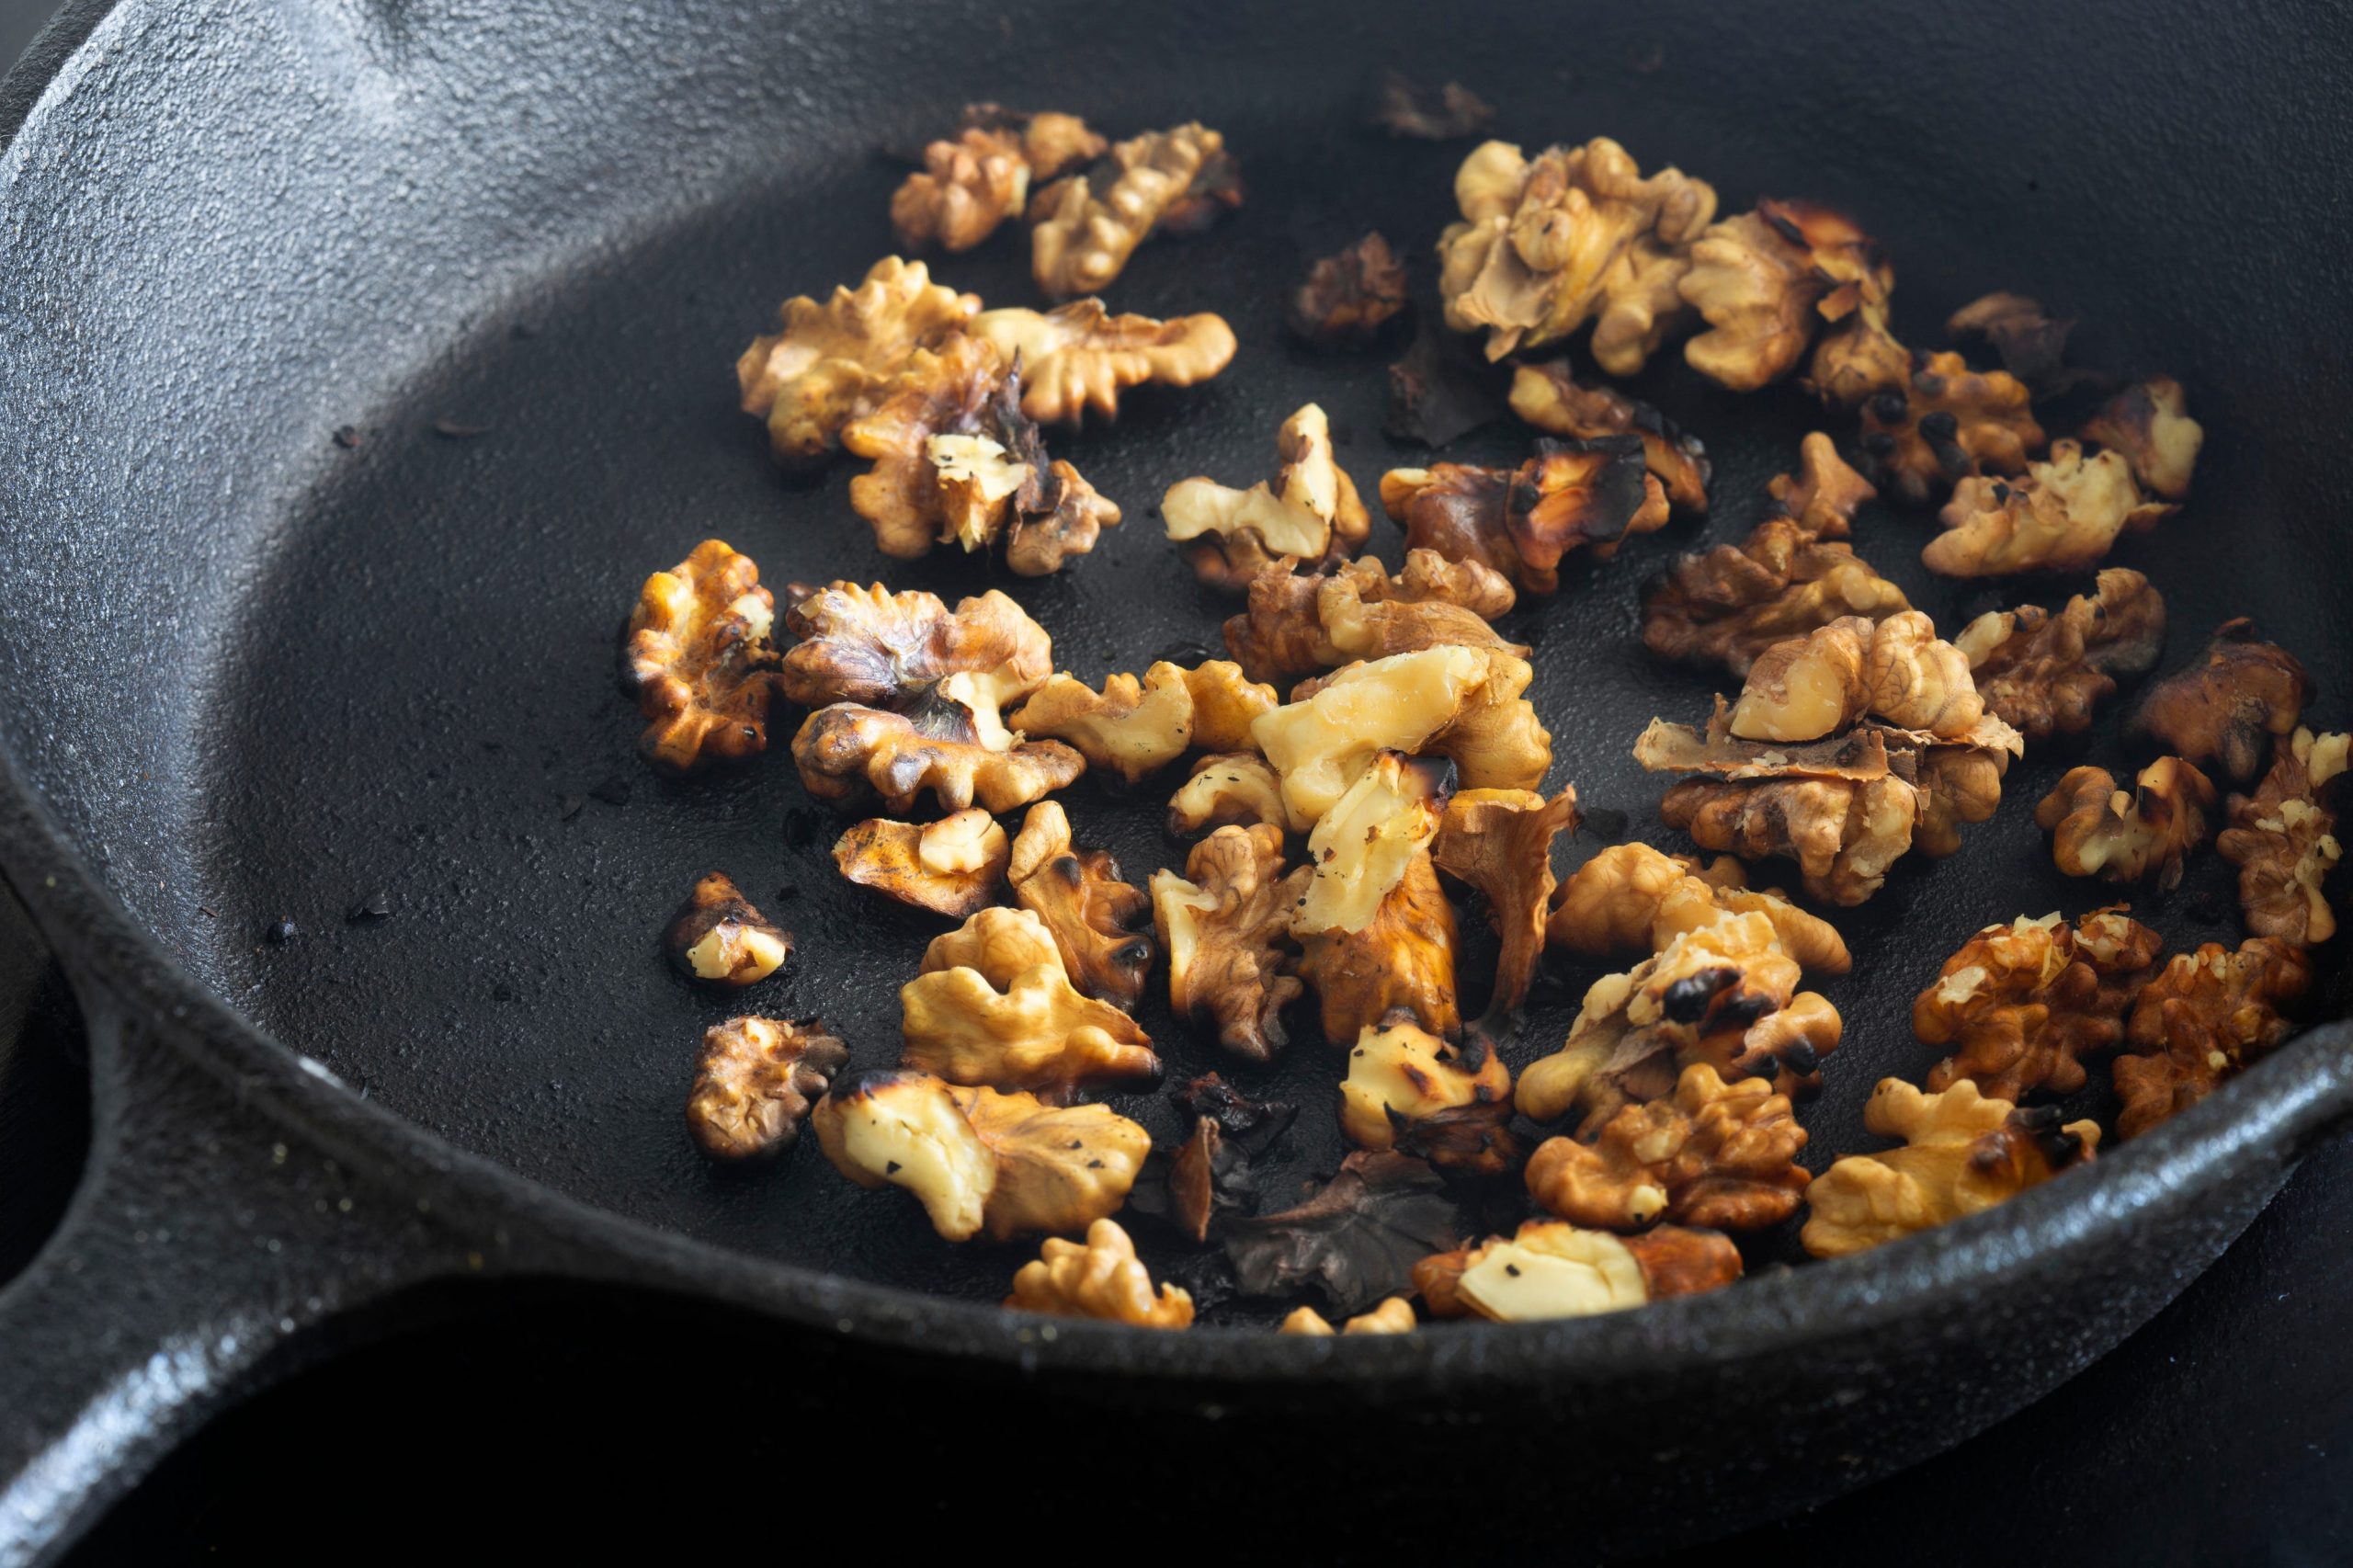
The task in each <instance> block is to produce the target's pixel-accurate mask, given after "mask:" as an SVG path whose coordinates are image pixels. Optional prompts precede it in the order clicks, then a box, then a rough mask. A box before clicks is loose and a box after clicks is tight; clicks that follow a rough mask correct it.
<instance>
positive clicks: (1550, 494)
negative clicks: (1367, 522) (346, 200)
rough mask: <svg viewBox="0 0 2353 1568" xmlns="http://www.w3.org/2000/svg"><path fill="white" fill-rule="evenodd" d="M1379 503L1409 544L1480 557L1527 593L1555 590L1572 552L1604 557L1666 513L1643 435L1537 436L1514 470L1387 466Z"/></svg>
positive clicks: (1659, 523)
mask: <svg viewBox="0 0 2353 1568" xmlns="http://www.w3.org/2000/svg"><path fill="white" fill-rule="evenodd" d="M1381 506H1382V508H1383V509H1384V510H1386V511H1387V512H1388V514H1389V516H1390V517H1391V518H1392V519H1393V520H1394V521H1396V522H1397V523H1398V524H1399V525H1400V526H1402V527H1403V528H1404V530H1405V548H1406V549H1407V550H1433V551H1437V552H1438V554H1439V555H1441V556H1444V557H1445V558H1446V559H1447V560H1449V561H1475V562H1479V563H1480V564H1481V565H1483V566H1486V567H1489V568H1491V569H1492V570H1494V571H1495V572H1496V573H1497V574H1501V575H1502V576H1504V577H1506V578H1508V579H1510V581H1511V582H1512V583H1513V584H1514V585H1516V586H1518V588H1520V589H1521V590H1523V591H1524V592H1527V593H1531V594H1550V593H1552V592H1554V591H1556V590H1557V589H1558V588H1559V587H1560V585H1561V562H1562V561H1563V560H1564V559H1565V558H1567V557H1568V556H1570V555H1573V554H1574V553H1575V552H1576V551H1580V550H1584V551H1588V552H1589V553H1590V554H1591V556H1592V558H1593V559H1594V560H1596V561H1607V560H1608V559H1609V558H1610V557H1611V556H1613V555H1615V554H1617V553H1618V549H1619V547H1620V545H1622V544H1623V543H1625V541H1626V540H1628V539H1630V538H1631V537H1633V536H1634V535H1636V534H1646V533H1650V532H1652V531H1654V530H1655V529H1657V528H1664V527H1665V526H1666V518H1667V504H1666V492H1665V489H1664V488H1662V487H1661V485H1660V484H1659V482H1658V479H1657V476H1655V475H1654V474H1653V473H1651V472H1649V470H1648V460H1647V458H1646V457H1645V455H1644V452H1643V438H1642V437H1640V436H1597V437H1592V438H1590V439H1587V440H1575V441H1553V440H1549V439H1548V440H1540V441H1539V442H1537V443H1536V455H1535V456H1534V457H1532V458H1530V459H1529V460H1527V461H1526V462H1524V463H1522V464H1520V465H1519V467H1518V468H1517V469H1489V468H1470V467H1466V466H1464V465H1462V464H1461V463H1438V464H1434V465H1433V466H1431V467H1429V468H1393V469H1391V470H1390V471H1389V472H1387V473H1384V474H1382V475H1381Z"/></svg>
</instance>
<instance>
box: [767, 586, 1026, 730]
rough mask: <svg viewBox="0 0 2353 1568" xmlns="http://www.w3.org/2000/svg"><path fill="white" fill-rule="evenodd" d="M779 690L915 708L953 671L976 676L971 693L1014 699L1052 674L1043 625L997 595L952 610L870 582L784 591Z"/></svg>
mask: <svg viewBox="0 0 2353 1568" xmlns="http://www.w3.org/2000/svg"><path fill="white" fill-rule="evenodd" d="M789 592H790V594H791V595H792V603H791V605H790V608H788V609H787V610H786V611H785V617H784V624H785V630H786V631H789V632H790V633H791V635H792V636H793V638H794V639H795V642H794V643H793V646H792V647H790V649H788V650H787V651H786V653H785V655H784V666H783V672H782V676H781V679H782V684H783V687H784V694H785V696H786V697H787V698H789V699H791V700H792V701H794V702H798V703H800V704H801V706H803V707H806V708H823V707H824V706H825V705H826V704H828V703H833V702H856V703H862V704H864V705H866V706H868V707H871V708H882V709H889V710H893V711H898V710H906V709H909V708H913V707H915V706H917V705H919V704H920V703H922V702H923V701H924V700H925V699H926V698H927V697H929V696H930V694H931V692H932V690H933V689H934V688H935V687H938V685H939V683H940V682H941V681H943V680H945V679H947V678H948V677H949V676H952V675H970V676H978V677H980V680H979V687H978V689H979V694H980V695H982V696H983V697H985V698H986V699H988V700H989V701H991V702H992V703H995V704H1000V705H1001V704H1005V703H1011V702H1017V701H1019V700H1020V699H1022V698H1025V697H1027V696H1029V694H1030V693H1031V692H1033V691H1035V690H1037V689H1038V687H1039V686H1040V685H1041V684H1042V683H1043V682H1044V681H1045V679H1046V677H1047V676H1049V675H1051V674H1052V673H1053V668H1054V647H1053V642H1052V641H1051V639H1049V638H1048V637H1047V635H1046V629H1045V628H1044V627H1042V626H1040V625H1039V624H1038V623H1037V622H1036V621H1034V620H1032V619H1029V612H1028V611H1026V610H1024V609H1023V608H1021V607H1020V606H1019V605H1017V604H1016V603H1014V601H1013V600H1012V599H1010V598H1008V597H1006V595H1004V594H1003V593H1000V592H999V591H998V590H996V589H995V588H991V589H990V590H989V591H988V592H987V593H984V594H981V595H978V596H975V597H972V598H967V599H963V600H961V601H959V602H958V604H957V606H956V608H955V610H954V612H953V613H952V614H951V613H950V612H949V608H948V607H947V605H945V604H944V603H942V602H941V601H940V600H939V599H938V597H935V596H933V595H930V594H926V593H923V592H920V591H909V592H906V593H899V594H893V593H892V592H891V591H890V590H889V589H887V588H885V587H883V586H882V585H881V584H880V583H877V584H875V585H873V586H871V587H868V588H861V587H859V586H858V585H856V584H854V583H834V584H830V585H827V586H825V587H824V588H816V589H810V588H802V587H800V586H798V585H796V586H794V587H793V588H792V589H790V590H789Z"/></svg>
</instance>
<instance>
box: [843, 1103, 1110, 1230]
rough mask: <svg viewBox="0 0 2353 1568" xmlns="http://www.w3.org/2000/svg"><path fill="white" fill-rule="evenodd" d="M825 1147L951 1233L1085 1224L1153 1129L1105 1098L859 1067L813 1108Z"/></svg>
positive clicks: (859, 1176) (851, 1172) (1104, 1206)
mask: <svg viewBox="0 0 2353 1568" xmlns="http://www.w3.org/2000/svg"><path fill="white" fill-rule="evenodd" d="M810 1125H811V1126H812V1128H813V1130H814V1131H815V1132H816V1134H817V1142H818V1145H819V1146H820V1147H821V1148H823V1149H824V1151H825V1158H826V1159H827V1160H828V1161H830V1162H832V1164H833V1166H834V1168H835V1170H837V1171H839V1172H841V1173H842V1175H844V1176H847V1177H849V1178H850V1180H852V1181H854V1182H856V1183H858V1186H860V1187H885V1186H889V1187H905V1188H906V1189H907V1190H908V1191H910V1192H912V1193H914V1194H915V1197H916V1198H917V1199H920V1200H921V1202H922V1203H923V1207H924V1211H925V1213H926V1214H927V1215H929V1216H930V1219H931V1224H932V1228H933V1229H934V1230H936V1231H938V1233H940V1235H942V1236H943V1237H945V1238H946V1239H947V1240H949V1241H951V1242H961V1241H967V1240H969V1239H971V1238H972V1236H974V1235H977V1234H978V1233H981V1232H982V1231H983V1230H986V1231H987V1232H988V1233H989V1235H990V1236H991V1237H992V1238H994V1239H995V1240H997V1241H1004V1240H1006V1239H1007V1238H1008V1237H1012V1236H1017V1235H1021V1234H1025V1233H1035V1232H1045V1233H1067V1232H1071V1231H1083V1230H1085V1229H1086V1227H1087V1226H1089V1225H1091V1224H1093V1223H1094V1222H1095V1221H1097V1220H1100V1219H1104V1218H1106V1217H1107V1216H1108V1215H1110V1214H1112V1213H1113V1212H1115V1211H1116V1210H1118V1209H1119V1207H1120V1204H1121V1203H1123V1202H1124V1201H1126V1199H1127V1196H1128V1189H1129V1188H1130V1187H1132V1186H1134V1185H1135V1179H1136V1173H1137V1172H1138V1171H1140V1170H1142V1168H1143V1160H1144V1155H1145V1154H1147V1153H1150V1152H1151V1149H1152V1139H1151V1137H1150V1135H1149V1134H1147V1133H1146V1132H1145V1131H1144V1130H1143V1129H1142V1128H1141V1127H1139V1126H1137V1125H1136V1124H1135V1123H1134V1122H1132V1121H1130V1120H1129V1119H1127V1118H1126V1117H1124V1116H1121V1115H1120V1114H1119V1113H1118V1112H1117V1111H1114V1110H1113V1109H1111V1108H1109V1107H1108V1106H1099V1105H1074V1106H1051V1105H1048V1104H1046V1103H1045V1102H1044V1101H1042V1100H1040V1099H1039V1098H1038V1097H1037V1096H1035V1095H1025V1094H1010V1095H1005V1094H999V1093H997V1092H996V1091H995V1089H990V1088H982V1087H972V1088H962V1087H959V1086H957V1085H952V1084H947V1083H942V1082H941V1081H940V1080H939V1079H938V1078H935V1077H932V1076H931V1075H930V1074H925V1073H911V1072H907V1071H904V1070H900V1071H896V1072H882V1073H861V1074H857V1075H856V1076H854V1077H852V1078H850V1079H848V1080H847V1081H845V1082H841V1083H836V1084H835V1085H834V1086H833V1088H832V1090H831V1091H830V1092H828V1093H827V1094H826V1096H825V1097H824V1099H822V1100H819V1101H818V1102H817V1108H816V1109H815V1111H813V1113H811V1116H810Z"/></svg>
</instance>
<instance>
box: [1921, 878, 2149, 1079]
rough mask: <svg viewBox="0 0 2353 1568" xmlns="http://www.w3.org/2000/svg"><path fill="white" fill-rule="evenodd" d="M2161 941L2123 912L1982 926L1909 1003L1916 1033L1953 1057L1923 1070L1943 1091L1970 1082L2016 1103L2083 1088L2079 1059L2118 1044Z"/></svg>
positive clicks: (2114, 910) (2105, 911)
mask: <svg viewBox="0 0 2353 1568" xmlns="http://www.w3.org/2000/svg"><path fill="white" fill-rule="evenodd" d="M2163 945H2164V944H2163V938H2161V937H2158V935H2157V934H2156V933H2155V932H2154V931H2152V930H2150V929H2149V928H2148V927H2147V926H2143V925H2142V924H2141V923H2140V922H2139V921H2137V920H2134V919H2133V918H2131V915H2127V914H2126V913H2125V911H2124V909H2123V908H2122V907H2121V906H2119V907H2117V908H2114V909H2103V910H2099V911H2097V912H2095V913H2093V914H2090V915H2085V916H2084V917H2083V918H2082V919H2080V920H2078V921H2077V922H2076V923H2075V924H2074V925H2073V926H2070V925H2069V924H2068V923H2067V922H2066V921H2064V920H2062V919H2060V918H2059V916H2058V915H2057V914H2056V913H2053V914H2052V915H2045V916H2044V917H2042V918H2041V919H2040V920H2029V919H2028V918H2027V917H2026V916H2025V915H2019V916H2018V918H2017V919H2016V920H2013V921H2012V922H2010V924H2008V925H2006V926H1987V927H1985V929H1984V930H1983V931H1981V932H1979V933H1978V934H1977V935H1976V936H1974V937H1971V938H1970V939H1969V940H1968V941H1967V942H1966V943H1964V944H1963V945H1962V947H1961V950H1960V951H1959V952H1957V953H1955V954H1953V956H1952V957H1950V958H1949V959H1947V960H1945V963H1944V968H1943V969H1941V970H1940V971H1938V976H1937V980H1936V983H1934V984H1931V985H1930V986H1928V987H1927V989H1926V990H1924V991H1922V992H1921V993H1920V994H1919V995H1918V996H1917V997H1915V999H1914V1000H1913V1003H1912V1032H1913V1033H1914V1034H1915V1035H1916V1036H1918V1037H1919V1039H1920V1040H1921V1042H1922V1043H1923V1044H1926V1045H1941V1046H1949V1047H1950V1048H1951V1050H1952V1054H1951V1055H1949V1056H1948V1057H1946V1058H1945V1059H1944V1060H1943V1061H1941V1062H1938V1063H1937V1064H1936V1065H1935V1066H1934V1067H1932V1068H1930V1069H1929V1070H1928V1079H1927V1083H1928V1087H1929V1088H1930V1089H1932V1090H1936V1091H1938V1092H1942V1091H1944V1090H1946V1089H1949V1088H1951V1087H1952V1086H1953V1085H1955V1084H1957V1083H1961V1082H1963V1081H1964V1080H1965V1081H1967V1082H1971V1083H1973V1084H1975V1085H1977V1086H1978V1087H1979V1088H1980V1089H1982V1090H1984V1092H1985V1093H1986V1094H1987V1095H1989V1096H1993V1097H1995V1098H1996V1099H2005V1100H2010V1101H2013V1102H2016V1101H2018V1100H2022V1099H2024V1098H2025V1097H2026V1096H2028V1095H2030V1094H2032V1093H2034V1092H2035V1091H2037V1090H2048V1091H2050V1092H2051V1093H2052V1094H2056V1095H2071V1094H2074V1093H2075V1091H2076V1090H2077V1089H2080V1088H2082V1087H2083V1086H2084V1065H2083V1062H2082V1061H2081V1060H2080V1058H2082V1057H2083V1056H2085V1055H2087V1054H2090V1053H2093V1052H2097V1051H2112V1050H2114V1049H2115V1048H2116V1047H2117V1046H2118V1045H2120V1044H2121V1043H2122V1042H2123V1040H2124V1016H2125V1014H2126V1013H2128V1012H2130V1011H2131V1006H2132V999H2133V997H2134V996H2135V995H2137V994H2139V991H2140V988H2141V987H2142V986H2143V984H2145V983H2147V981H2148V978H2149V975H2150V973H2151V972H2152V967H2153V966H2154V964H2155V962H2156V958H2157V950H2158V949H2159V948H2160V947H2162V946H2163Z"/></svg>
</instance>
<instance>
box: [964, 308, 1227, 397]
mask: <svg viewBox="0 0 2353 1568" xmlns="http://www.w3.org/2000/svg"><path fill="white" fill-rule="evenodd" d="M972 335H974V336H975V337H979V338H983V339H985V340H986V341H987V342H988V343H989V344H990V345H991V346H992V347H995V349H996V351H997V354H998V355H999V357H1000V358H1003V359H1004V360H1005V362H1006V364H1008V365H1012V364H1018V365H1019V366H1020V367H1021V412H1022V413H1023V414H1025V415H1028V416H1029V418H1031V419H1034V420H1036V421H1038V422H1039V423H1040V424H1041V425H1076V424H1078V423H1079V422H1080V420H1081V419H1082V418H1083V417H1084V416H1085V415H1088V414H1090V413H1091V414H1094V415H1097V417H1099V418H1103V419H1116V418H1118V417H1119V416H1120V393H1121V392H1125V391H1126V390H1127V389H1129V388H1130V387H1138V386H1142V385H1144V384H1146V383H1147V382H1158V383H1159V384H1161V385H1163V386H1171V387H1189V386H1192V385H1194V384H1196V383H1197V382H1200V381H1209V380H1210V379H1211V378H1212V377H1214V376H1215V375H1216V374H1217V373H1218V372H1219V371H1221V370H1222V369H1225V367H1226V366H1227V364H1228V363H1230V362H1231V361H1232V360H1233V349H1234V341H1233V328H1232V327H1230V326H1228V325H1226V324H1225V318H1224V317H1223V316H1218V315H1211V314H1208V313H1206V312H1204V313H1202V314H1199V315H1190V316H1178V317H1176V318H1174V319H1173V320H1169V321H1165V322H1164V321H1154V320H1153V319H1152V318H1151V317H1150V316H1138V315H1126V316H1115V315H1112V314H1111V313H1110V312H1108V311H1106V310H1105V309H1104V308H1103V301H1100V300H1074V301H1071V302H1070V303H1069V304H1067V305H1061V306H1057V307H1056V308H1055V309H1053V310H1051V311H1044V312H1039V311H1029V310H998V311H983V312H981V313H980V314H979V315H978V316H976V317H974V318H973V320H972Z"/></svg>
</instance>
